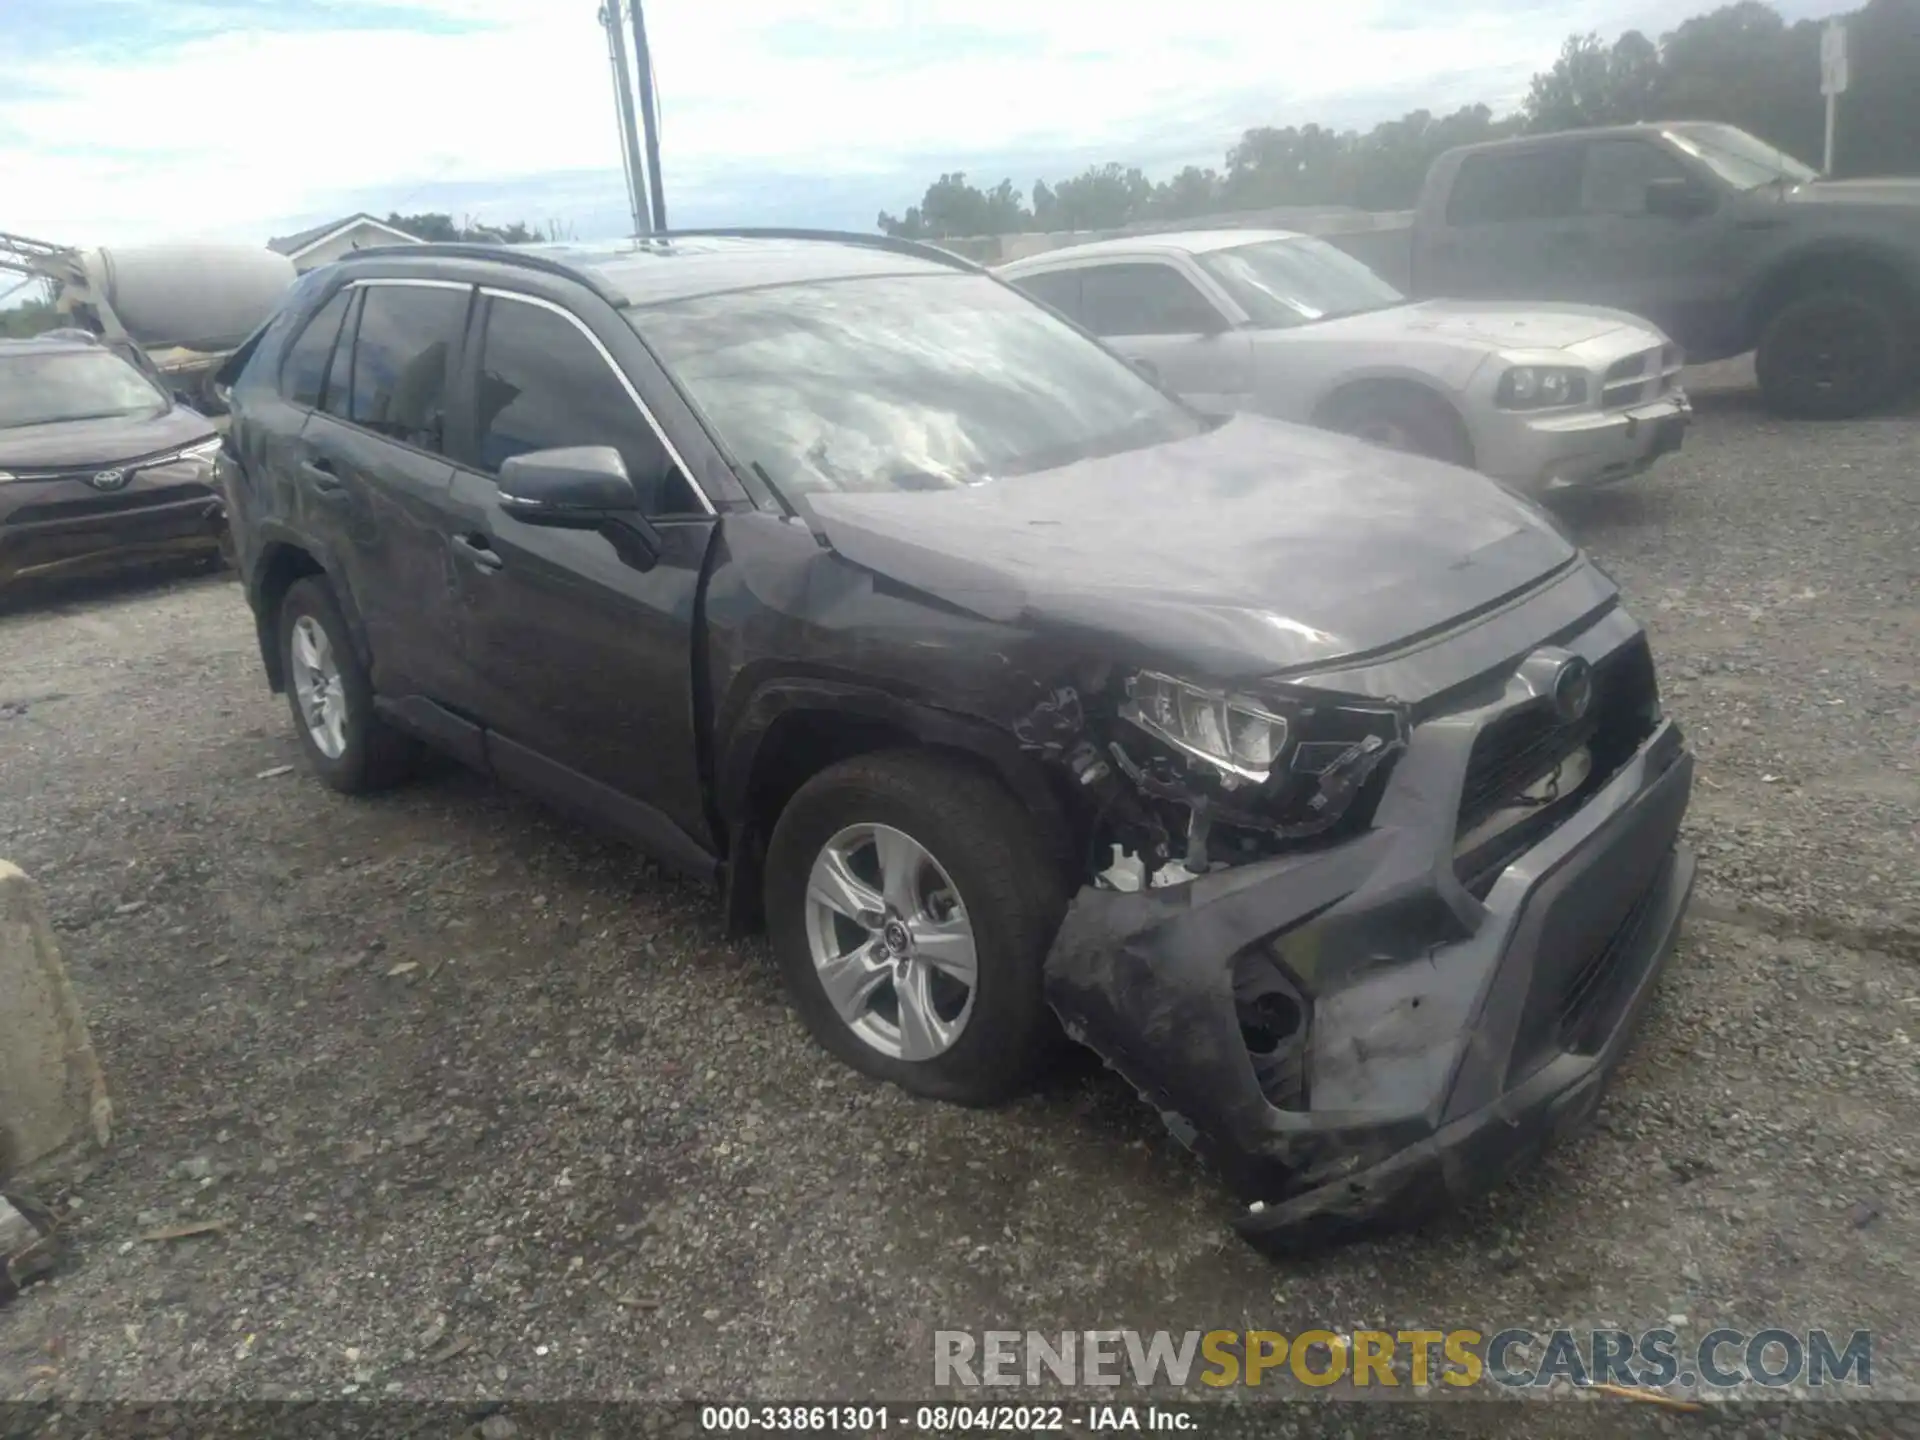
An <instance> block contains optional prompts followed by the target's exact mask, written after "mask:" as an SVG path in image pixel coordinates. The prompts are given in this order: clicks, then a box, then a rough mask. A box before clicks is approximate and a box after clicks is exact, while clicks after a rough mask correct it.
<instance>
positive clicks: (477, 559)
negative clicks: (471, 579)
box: [453, 535, 507, 571]
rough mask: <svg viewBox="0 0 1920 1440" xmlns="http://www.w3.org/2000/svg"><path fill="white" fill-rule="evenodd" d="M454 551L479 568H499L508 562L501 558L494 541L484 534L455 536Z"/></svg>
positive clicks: (490, 569)
mask: <svg viewBox="0 0 1920 1440" xmlns="http://www.w3.org/2000/svg"><path fill="white" fill-rule="evenodd" d="M453 553H454V554H456V555H458V556H459V557H460V558H461V559H462V560H464V561H466V562H467V563H468V564H469V565H471V566H473V567H474V568H475V569H479V570H488V571H492V570H498V569H499V568H500V567H501V566H502V565H504V564H506V563H507V562H506V561H504V560H502V559H501V558H500V556H499V554H498V553H497V552H496V551H495V550H494V548H493V545H492V543H491V542H489V541H488V539H487V537H486V536H484V535H456V536H454V537H453Z"/></svg>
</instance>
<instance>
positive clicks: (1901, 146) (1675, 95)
mask: <svg viewBox="0 0 1920 1440" xmlns="http://www.w3.org/2000/svg"><path fill="white" fill-rule="evenodd" d="M1845 18H1846V21H1847V28H1848V32H1849V34H1848V51H1849V58H1850V61H1851V65H1850V68H1851V71H1852V73H1851V76H1850V77H1849V78H1850V85H1849V88H1848V90H1847V93H1846V94H1845V95H1844V96H1843V97H1842V98H1841V102H1840V119H1839V124H1838V126H1837V127H1836V137H1835V145H1834V173H1835V174H1836V175H1840V176H1846V175H1902V174H1920V0H1868V3H1867V4H1866V5H1865V6H1863V7H1862V8H1861V9H1859V10H1856V11H1854V12H1852V13H1851V14H1850V15H1848V16H1846V17H1845ZM1824 23H1825V22H1824V21H1814V20H1802V21H1799V22H1798V23H1796V24H1792V25H1789V24H1788V23H1787V22H1786V20H1785V19H1784V18H1783V17H1782V16H1781V15H1780V13H1779V11H1777V10H1775V9H1774V8H1773V7H1772V6H1771V5H1768V4H1766V3H1764V0H1737V3H1734V4H1731V5H1724V6H1722V7H1721V8H1720V9H1718V10H1714V11H1712V12H1711V13H1709V14H1705V15H1700V16H1696V17H1695V18H1693V19H1691V20H1687V21H1684V22H1682V23H1681V24H1680V25H1679V26H1678V27H1677V28H1675V29H1674V30H1672V31H1670V32H1669V33H1667V34H1665V35H1663V36H1661V37H1660V39H1659V40H1658V42H1656V41H1654V40H1651V39H1649V38H1648V37H1647V36H1646V35H1644V34H1642V33H1641V32H1640V31H1638V30H1629V31H1628V32H1627V33H1626V34H1624V35H1622V36H1621V37H1620V38H1619V39H1618V40H1615V41H1614V42H1613V43H1612V44H1610V45H1609V44H1607V43H1606V42H1604V41H1603V40H1602V39H1601V38H1600V37H1599V36H1598V35H1593V34H1587V35H1575V36H1571V37H1569V39H1568V40H1567V42H1566V44H1565V45H1564V46H1562V47H1561V50H1560V54H1559V57H1558V58H1557V59H1556V60H1555V61H1554V63H1553V66H1552V68H1551V69H1548V70H1545V71H1543V72H1541V73H1540V74H1538V75H1535V76H1534V77H1533V81H1532V84H1531V86H1530V87H1529V89H1528V92H1527V97H1526V99H1525V100H1524V101H1523V102H1522V103H1521V106H1520V109H1519V111H1518V112H1517V113H1515V114H1511V115H1495V114H1494V113H1493V111H1492V110H1491V109H1490V108H1489V107H1488V106H1486V105H1468V106H1463V107H1462V108H1461V109H1459V110H1456V111H1454V112H1453V113H1452V114H1451V115H1438V116H1436V115H1434V114H1433V113H1431V112H1430V111H1427V110H1415V111H1412V112H1410V113H1409V114H1406V115H1403V116H1402V117H1401V118H1400V119H1398V120H1389V121H1386V122H1385V123H1383V124H1380V125H1376V126H1375V127H1374V128H1373V129H1371V130H1369V131H1367V132H1365V133H1364V134H1363V133H1361V132H1360V131H1357V130H1333V129H1329V128H1327V127H1326V126H1322V125H1313V124H1309V125H1288V126H1285V127H1278V128H1276V127H1273V126H1261V127H1259V128H1256V129H1252V130H1248V131H1247V132H1246V133H1245V134H1243V135H1242V136H1241V137H1240V140H1239V142H1238V143H1237V144H1235V145H1234V146H1233V148H1232V149H1230V150H1229V151H1228V152H1227V154H1226V159H1225V163H1224V165H1223V166H1222V167H1220V168H1218V169H1216V168H1214V167H1211V166H1208V167H1205V168H1202V167H1200V166H1197V165H1189V166H1188V167H1186V168H1185V169H1184V170H1182V171H1180V173H1179V174H1177V175H1174V176H1172V177H1171V178H1169V179H1165V180H1158V181H1156V180H1150V179H1149V178H1148V177H1147V176H1146V174H1145V173H1144V172H1143V171H1142V170H1140V169H1139V167H1137V166H1129V165H1122V164H1118V163H1109V164H1106V165H1095V166H1090V167H1089V168H1088V169H1086V170H1085V171H1083V172H1082V173H1080V174H1079V175H1075V176H1073V177H1071V178H1070V179H1065V180H1058V181H1054V182H1052V183H1051V184H1050V183H1048V182H1046V181H1044V180H1042V181H1036V182H1035V183H1034V186H1033V188H1032V190H1031V191H1026V192H1023V191H1021V190H1019V189H1017V188H1016V187H1015V186H1014V183H1013V182H1012V181H1011V180H1002V181H1001V182H1000V183H999V184H998V185H995V186H994V187H993V188H992V189H987V190H983V189H981V188H980V187H978V186H976V185H974V184H972V183H971V182H970V181H969V180H968V179H967V176H966V174H965V173H964V172H962V171H955V172H953V173H951V174H945V175H942V176H940V178H939V179H937V180H935V181H934V182H933V183H932V184H931V185H929V186H928V187H927V190H926V194H925V195H924V196H922V197H921V200H920V203H919V204H918V205H913V206H909V207H908V208H907V211H906V213H905V214H903V215H899V216H894V215H890V214H888V213H887V212H886V211H882V212H881V213H880V217H879V228H880V229H881V230H883V231H885V232H886V233H887V234H889V235H898V236H903V237H907V238H912V239H946V238H953V237H960V236H968V235H1005V234H1011V233H1015V232H1019V231H1024V230H1104V229H1112V228H1115V227H1118V226H1121V225H1127V224H1131V223H1134V222H1136V221H1147V220H1179V219H1187V218H1191V217H1193V216H1198V215H1207V214H1217V213H1221V212H1227V211H1235V210H1262V209H1269V208H1278V207H1281V206H1313V205H1351V206H1356V207H1358V208H1360V209H1362V210H1404V209H1408V208H1410V207H1411V206H1412V205H1413V203H1414V201H1415V199H1416V198H1417V197H1418V195H1419V191H1420V183H1421V180H1422V179H1423V178H1424V176H1425V175H1426V172H1427V167H1428V165H1430V164H1431V163H1432V162H1433V160H1434V158H1435V157H1436V156H1438V155H1439V154H1440V152H1441V151H1443V150H1447V149H1450V148H1451V147H1453V146H1455V145H1467V144H1472V143H1475V142H1477V141H1482V140H1494V139H1499V138H1501V137H1503V136H1508V135H1518V134H1524V133H1529V132H1535V133H1538V132H1545V131H1553V130H1571V129H1577V128H1580V127H1582V126H1588V125H1619V124H1629V123H1632V122H1635V121H1642V120H1683V119H1684V120H1718V121H1723V122H1725V123H1727V124H1731V125H1737V126H1739V127H1740V128H1741V129H1743V130H1748V131H1751V132H1752V133H1753V134H1755V135H1757V136H1759V137H1760V138H1761V139H1763V140H1766V141H1769V142H1770V143H1772V144H1774V145H1777V146H1779V147H1780V148H1781V149H1783V150H1785V151H1787V152H1788V153H1789V154H1792V155H1797V156H1799V157H1800V158H1801V159H1803V160H1806V161H1807V162H1808V163H1810V164H1814V165H1818V164H1819V163H1820V160H1821V156H1822V151H1823V149H1824V144H1825V123H1826V122H1825V116H1826V108H1825V105H1826V102H1825V101H1824V99H1823V98H1822V97H1821V94H1820V31H1821V29H1822V28H1823V26H1824Z"/></svg>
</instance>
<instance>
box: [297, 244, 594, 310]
mask: <svg viewBox="0 0 1920 1440" xmlns="http://www.w3.org/2000/svg"><path fill="white" fill-rule="evenodd" d="M543 243H544V242H543ZM435 257H440V258H444V259H452V260H491V261H493V262H494V263H496V264H502V265H519V266H522V267H524V268H526V269H528V270H539V271H543V272H544V273H546V274H548V275H560V276H564V277H565V278H567V279H568V280H574V281H578V282H579V283H581V284H583V285H585V286H587V287H588V288H589V289H590V290H592V291H593V292H594V293H595V294H597V295H599V296H600V298H601V299H603V300H607V301H609V302H611V303H612V304H615V305H619V304H623V303H624V302H623V301H622V299H621V297H620V296H619V295H618V294H617V293H616V292H615V291H613V290H612V289H610V288H609V287H608V286H607V285H606V284H605V283H603V282H602V281H601V279H600V277H599V276H598V275H596V274H594V272H593V271H592V270H591V269H589V268H588V267H587V266H584V265H570V264H568V263H567V262H566V261H565V260H563V259H560V258H558V257H556V256H553V255H544V254H541V253H540V252H539V251H537V250H532V249H528V248H527V247H525V246H520V245H488V244H484V243H481V242H479V241H473V240H422V241H421V242H420V243H419V244H417V245H368V246H365V247H363V248H361V249H359V250H349V251H348V252H347V253H346V254H345V255H342V256H341V257H340V259H339V260H337V261H335V262H334V263H335V264H345V263H351V262H352V261H355V260H360V259H370V260H431V259H434V258H435Z"/></svg>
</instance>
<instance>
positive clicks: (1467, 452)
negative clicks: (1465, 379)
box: [1320, 385, 1473, 469]
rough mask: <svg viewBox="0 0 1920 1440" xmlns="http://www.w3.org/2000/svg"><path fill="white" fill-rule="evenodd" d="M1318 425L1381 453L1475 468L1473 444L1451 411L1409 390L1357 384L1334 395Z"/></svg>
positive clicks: (1432, 397) (1441, 402)
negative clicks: (1379, 450)
mask: <svg viewBox="0 0 1920 1440" xmlns="http://www.w3.org/2000/svg"><path fill="white" fill-rule="evenodd" d="M1320 423H1321V425H1322V426H1323V427H1324V428H1326V429H1328V430H1337V431H1339V432H1340V433H1341V434H1343V435H1351V436H1353V437H1354V438H1355V439H1356V440H1365V441H1367V442H1368V443H1370V444H1373V445H1379V446H1381V447H1383V448H1384V449H1388V450H1399V451H1402V452H1404V453H1406V454H1409V455H1424V456H1426V457H1427V458H1428V459H1430V460H1442V461H1445V462H1446V463H1447V464H1449V465H1461V466H1465V467H1467V468H1469V469H1471V468H1472V466H1473V446H1472V444H1471V442H1470V441H1469V440H1468V439H1467V432H1466V429H1465V427H1464V426H1462V425H1461V423H1460V417H1459V416H1458V415H1456V414H1455V413H1454V411H1453V407H1452V406H1450V405H1448V404H1447V402H1446V401H1444V400H1442V399H1441V398H1440V397H1439V396H1438V395H1434V394H1431V393H1430V392H1428V391H1425V390H1420V389H1417V388H1414V387H1412V386H1407V385H1363V386H1357V387H1355V388H1354V389H1352V390H1349V391H1347V392H1346V393H1345V394H1343V395H1337V396H1335V397H1334V399H1333V401H1332V403H1331V404H1329V405H1328V406H1327V409H1326V412H1325V413H1324V414H1323V415H1322V416H1321V417H1320Z"/></svg>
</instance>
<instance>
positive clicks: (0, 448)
mask: <svg viewBox="0 0 1920 1440" xmlns="http://www.w3.org/2000/svg"><path fill="white" fill-rule="evenodd" d="M218 433H219V432H218V431H217V430H215V429H214V428H213V422H212V421H211V420H209V419H207V417H206V416H204V415H200V414H197V413H196V412H194V411H192V410H189V409H187V408H186V407H185V406H184V405H175V406H172V407H171V408H169V409H168V410H167V411H166V413H165V414H162V415H155V416H139V417H136V418H132V419H126V420H118V419H113V420H64V421H61V422H59V423H58V424H53V425H25V426H20V427H18V428H16V429H8V430H0V471H8V470H65V469H70V468H71V469H79V468H81V467H83V466H88V465H93V466H99V467H101V468H105V467H107V466H110V465H118V464H122V463H124V462H126V461H128V460H137V459H140V458H141V457H143V456H147V455H157V454H159V453H161V452H162V451H166V450H178V449H180V448H181V447H182V446H185V445H192V444H195V443H197V442H199V441H201V440H211V439H213V438H214V436H216V435H217V434H218Z"/></svg>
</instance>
